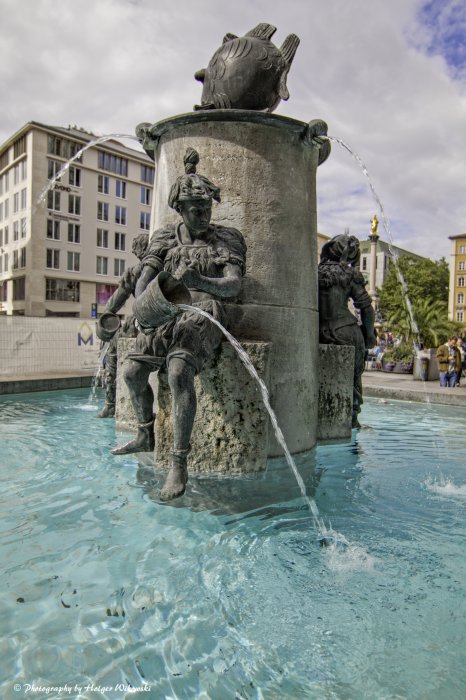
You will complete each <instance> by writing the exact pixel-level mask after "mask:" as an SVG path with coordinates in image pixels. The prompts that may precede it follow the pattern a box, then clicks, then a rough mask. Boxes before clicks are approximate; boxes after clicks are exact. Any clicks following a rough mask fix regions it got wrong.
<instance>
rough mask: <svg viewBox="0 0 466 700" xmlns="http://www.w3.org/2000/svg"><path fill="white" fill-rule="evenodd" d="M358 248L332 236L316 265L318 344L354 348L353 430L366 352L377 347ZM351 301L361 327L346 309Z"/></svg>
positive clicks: (353, 240) (347, 238)
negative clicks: (317, 268) (317, 272)
mask: <svg viewBox="0 0 466 700" xmlns="http://www.w3.org/2000/svg"><path fill="white" fill-rule="evenodd" d="M359 259H360V248H359V241H358V239H357V238H356V237H355V236H349V235H347V234H343V235H339V236H334V238H332V239H331V240H330V241H328V242H327V243H326V244H325V245H324V247H323V248H322V252H321V255H320V263H319V277H318V279H319V341H320V342H321V343H328V344H331V345H352V346H353V347H354V352H355V355H354V376H353V415H352V426H353V428H359V427H360V425H359V421H358V414H359V412H360V411H361V404H362V402H363V399H362V381H361V377H362V373H363V371H364V360H365V356H366V350H367V349H368V348H372V347H374V345H375V344H376V339H375V331H374V309H373V308H372V300H371V297H370V296H369V294H368V292H367V290H366V283H365V280H364V277H363V274H362V272H361V271H360V269H359ZM350 299H351V301H352V302H353V306H354V307H355V309H357V311H358V312H359V316H360V323H358V319H357V318H356V316H355V315H354V314H353V313H351V311H350V310H349V308H348V301H349V300H350Z"/></svg>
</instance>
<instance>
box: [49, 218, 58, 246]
mask: <svg viewBox="0 0 466 700" xmlns="http://www.w3.org/2000/svg"><path fill="white" fill-rule="evenodd" d="M47 238H53V240H55V241H59V240H60V222H59V221H55V220H54V219H47Z"/></svg>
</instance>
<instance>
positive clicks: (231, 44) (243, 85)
mask: <svg viewBox="0 0 466 700" xmlns="http://www.w3.org/2000/svg"><path fill="white" fill-rule="evenodd" d="M276 31H277V28H276V27H274V26H272V25H271V24H265V23H262V24H258V25H257V27H255V28H254V29H251V31H250V32H247V34H245V35H244V36H241V37H238V36H236V35H235V34H226V35H225V37H224V39H223V44H222V46H221V47H220V48H219V49H217V51H216V52H215V53H214V55H213V56H212V58H211V60H210V62H209V65H208V66H207V68H203V69H202V70H200V71H198V72H197V73H195V75H194V77H195V78H196V80H199V81H200V82H201V83H203V84H204V88H203V90H202V97H201V104H200V105H195V106H194V109H195V110H199V109H252V110H258V111H265V112H273V110H274V109H275V108H276V107H277V106H278V104H279V102H280V100H287V99H288V98H289V96H290V95H289V92H288V88H287V86H286V79H287V76H288V71H289V70H290V66H291V63H292V61H293V58H294V55H295V53H296V49H297V48H298V45H299V38H298V37H297V36H296V34H289V35H288V36H287V37H286V39H285V41H284V42H283V45H282V46H281V47H280V48H277V47H276V46H275V45H274V44H272V42H271V41H270V39H271V37H272V36H273V35H274V34H275V32H276Z"/></svg>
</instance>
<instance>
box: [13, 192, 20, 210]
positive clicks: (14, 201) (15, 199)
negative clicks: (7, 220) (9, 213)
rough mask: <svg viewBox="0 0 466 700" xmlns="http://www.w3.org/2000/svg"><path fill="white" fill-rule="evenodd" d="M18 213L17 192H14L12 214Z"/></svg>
mask: <svg viewBox="0 0 466 700" xmlns="http://www.w3.org/2000/svg"><path fill="white" fill-rule="evenodd" d="M18 212H19V192H15V194H14V195H13V214H17V213H18Z"/></svg>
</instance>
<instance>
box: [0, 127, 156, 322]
mask: <svg viewBox="0 0 466 700" xmlns="http://www.w3.org/2000/svg"><path fill="white" fill-rule="evenodd" d="M96 141H97V137H95V136H94V135H93V134H89V133H87V132H85V131H83V130H81V129H78V128H76V127H69V128H61V127H54V126H47V125H44V124H40V123H38V122H28V123H27V124H25V125H24V126H23V127H22V128H21V129H20V130H19V131H17V132H16V133H15V134H14V135H13V136H12V137H11V138H10V139H8V141H6V142H5V143H4V144H3V145H2V146H1V147H0V313H1V314H7V315H25V316H72V317H73V316H74V317H78V318H91V317H92V316H94V315H95V314H96V313H97V314H99V313H101V312H102V311H103V310H104V306H105V304H106V302H107V300H108V298H109V297H110V296H111V294H112V293H113V291H114V290H115V288H116V285H117V283H118V280H119V278H120V277H121V275H122V274H123V272H124V271H125V269H126V268H127V267H128V266H131V265H133V264H134V263H135V262H136V258H135V257H134V255H133V254H132V252H131V246H132V241H133V239H134V237H135V236H136V235H137V234H139V233H141V232H144V231H147V232H149V231H150V212H151V204H152V188H153V181H154V167H153V162H152V161H151V160H150V159H149V157H148V156H147V155H146V154H145V153H143V152H142V151H138V150H135V149H132V148H128V147H127V146H124V145H123V144H121V143H119V142H118V141H115V140H109V141H105V142H103V143H98V142H96ZM88 144H91V145H89V146H88ZM86 146H88V147H87V148H86V150H84V151H83V152H82V154H80V155H79V157H77V158H76V159H75V160H73V162H71V163H70V164H68V167H67V168H66V170H65V171H64V172H63V174H62V175H61V177H60V179H59V180H57V181H55V182H54V184H53V186H52V187H51V188H50V189H49V190H48V191H46V189H47V187H48V186H49V185H50V183H51V182H52V181H53V180H54V178H55V177H56V175H57V173H58V172H59V171H60V170H61V169H62V168H63V167H64V166H65V165H66V164H67V163H68V161H69V159H71V158H73V157H74V156H76V154H78V153H79V151H80V150H81V149H83V148H84V147H86ZM128 311H129V307H128V308H125V307H124V308H123V309H122V313H123V314H124V313H127V312H128Z"/></svg>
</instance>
